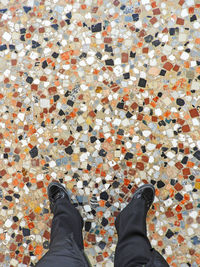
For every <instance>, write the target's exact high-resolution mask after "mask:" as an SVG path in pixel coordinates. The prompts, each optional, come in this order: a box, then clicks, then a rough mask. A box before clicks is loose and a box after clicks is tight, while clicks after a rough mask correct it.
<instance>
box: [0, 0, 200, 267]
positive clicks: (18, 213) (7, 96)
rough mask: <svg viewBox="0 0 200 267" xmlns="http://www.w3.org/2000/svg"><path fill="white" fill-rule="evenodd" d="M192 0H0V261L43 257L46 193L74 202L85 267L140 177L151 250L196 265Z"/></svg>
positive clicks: (196, 40)
mask: <svg viewBox="0 0 200 267" xmlns="http://www.w3.org/2000/svg"><path fill="white" fill-rule="evenodd" d="M199 15H200V2H199V1H197V0H196V1H195V0H180V1H179V0H178V1H164V0H161V1H153V0H141V1H124V0H121V1H120V0H114V1H113V0H112V1H103V0H86V1H78V0H49V1H47V0H46V1H45V0H42V1H36V0H26V1H25V0H1V1H0V152H1V153H0V200H1V201H0V266H6V267H7V266H10V267H15V266H33V264H34V263H36V262H37V261H38V260H39V258H41V256H42V255H44V254H45V252H46V251H47V250H48V246H49V238H50V225H51V219H52V215H51V214H50V212H49V202H48V199H47V192H46V188H47V185H48V184H49V183H50V182H51V181H52V180H59V181H60V182H62V183H63V184H65V185H66V187H67V188H68V189H69V191H70V192H71V193H72V194H73V196H74V197H73V201H74V202H76V203H78V204H79V210H80V211H81V213H82V215H83V217H84V221H85V226H84V240H85V241H84V245H85V251H86V253H87V254H88V256H89V258H90V260H91V262H92V264H93V266H107V267H109V266H113V256H114V250H115V246H116V242H117V236H116V232H115V229H114V219H115V217H116V215H117V213H118V212H119V211H120V210H121V209H123V208H124V207H125V206H126V204H127V203H128V201H129V199H130V197H131V195H132V193H133V192H134V191H135V189H136V188H137V187H138V186H140V185H142V184H143V183H152V184H153V185H154V186H155V188H156V199H155V203H154V205H153V208H152V209H151V210H150V212H149V214H148V233H149V238H150V240H151V243H152V245H153V246H154V247H155V248H156V249H157V250H159V251H160V252H161V253H162V255H163V256H164V257H165V258H166V260H167V261H168V263H169V265H170V266H174V267H175V266H177V267H179V266H181V267H186V266H192V267H197V266H200V192H199V190H200V56H199V55H200V16H199Z"/></svg>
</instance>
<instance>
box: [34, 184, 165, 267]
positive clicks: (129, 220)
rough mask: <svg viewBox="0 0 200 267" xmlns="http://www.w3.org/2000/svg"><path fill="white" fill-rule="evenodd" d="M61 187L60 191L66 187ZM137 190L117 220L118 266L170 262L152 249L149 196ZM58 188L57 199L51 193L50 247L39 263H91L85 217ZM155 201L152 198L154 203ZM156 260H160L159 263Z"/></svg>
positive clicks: (42, 266) (41, 266)
mask: <svg viewBox="0 0 200 267" xmlns="http://www.w3.org/2000/svg"><path fill="white" fill-rule="evenodd" d="M61 187H62V186H61ZM61 187H60V191H62V188H61ZM144 187H145V186H144ZM144 187H142V188H144ZM150 187H152V186H150ZM137 191H138V192H139V191H140V192H142V191H143V189H140V188H139V189H138V190H137ZM137 191H136V193H135V196H136V197H133V199H132V201H131V202H130V203H129V204H128V205H127V206H126V208H125V209H123V210H122V211H121V212H120V214H119V215H118V216H117V218H116V221H115V227H116V230H117V234H118V244H117V247H116V252H115V259H114V266H115V267H139V266H140V267H142V266H145V267H154V266H155V267H161V266H162V267H167V266H168V264H167V263H166V261H165V260H164V258H163V257H162V256H161V255H160V254H159V253H158V252H156V251H155V250H154V249H152V247H151V244H150V242H149V240H148V238H147V231H146V215H147V212H148V209H149V206H148V205H149V203H148V199H145V198H144V197H142V194H140V192H139V194H138V193H137ZM57 192H58V194H57V195H58V196H57V197H56V198H57V199H56V200H55V201H54V199H53V198H51V197H50V202H51V204H53V207H52V211H53V213H54V217H53V221H52V228H51V241H50V249H49V251H48V252H47V253H46V254H45V255H44V257H43V258H42V259H41V260H40V261H39V262H38V263H37V265H36V267H46V266H48V267H54V266H56V265H58V266H62V267H65V266H66V267H67V266H69V267H80V266H84V267H86V266H90V265H89V262H88V261H87V259H86V257H85V255H84V252H83V250H84V246H83V237H82V228H83V219H82V217H81V216H80V213H79V212H78V210H77V209H76V208H75V207H74V206H73V205H72V204H71V202H70V201H69V198H67V197H64V195H65V196H66V192H65V194H63V192H62V194H61V195H63V197H62V196H61V195H59V190H58V191H57ZM153 193H154V192H153ZM55 195H56V194H55ZM151 198H152V196H151ZM152 201H153V199H152ZM152 201H150V202H151V203H150V205H151V204H152ZM154 262H156V265H155V264H154Z"/></svg>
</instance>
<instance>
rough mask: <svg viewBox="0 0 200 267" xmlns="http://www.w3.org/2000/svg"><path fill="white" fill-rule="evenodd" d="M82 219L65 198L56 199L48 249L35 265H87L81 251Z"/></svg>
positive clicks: (53, 266)
mask: <svg viewBox="0 0 200 267" xmlns="http://www.w3.org/2000/svg"><path fill="white" fill-rule="evenodd" d="M82 228H83V219H82V217H81V215H80V213H79V211H78V210H77V209H76V208H75V207H74V206H73V205H72V204H71V203H70V202H69V201H67V200H66V199H58V200H57V201H56V206H55V211H54V217H53V221H52V227H51V241H50V246H49V251H48V252H47V253H46V254H45V255H44V256H43V257H42V258H41V259H40V261H39V262H38V263H37V264H36V266H35V267H57V266H58V267H88V266H89V265H88V262H87V259H86V257H85V255H84V251H83V247H84V246H83V236H82Z"/></svg>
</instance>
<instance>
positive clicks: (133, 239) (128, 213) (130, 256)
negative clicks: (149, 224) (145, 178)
mask: <svg viewBox="0 0 200 267" xmlns="http://www.w3.org/2000/svg"><path fill="white" fill-rule="evenodd" d="M154 194H155V189H154V187H153V186H152V185H150V184H149V185H144V186H141V187H140V188H138V189H137V190H136V192H135V193H134V194H133V198H132V200H131V202H130V203H129V204H128V205H127V206H126V208H125V209H123V210H122V211H121V212H120V214H119V215H118V216H117V218H116V220H115V227H116V230H117V234H118V244H117V247H116V251H115V259H114V266H115V267H139V266H140V267H141V266H145V267H168V266H169V265H168V264H167V262H166V261H165V259H164V258H163V257H162V256H161V255H160V253H158V252H157V251H156V250H154V249H153V248H152V247H151V244H150V241H149V239H148V238H147V229H146V216H147V212H148V210H149V208H150V206H151V205H152V203H153V200H154Z"/></svg>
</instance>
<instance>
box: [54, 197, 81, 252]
mask: <svg viewBox="0 0 200 267" xmlns="http://www.w3.org/2000/svg"><path fill="white" fill-rule="evenodd" d="M82 228H83V219H82V217H81V215H80V213H79V211H78V210H77V209H76V208H75V207H74V206H73V205H72V204H71V203H70V202H69V201H67V200H66V199H58V200H57V201H56V204H55V208H54V217H53V220H52V226H51V239H50V240H51V241H50V248H52V247H53V246H54V245H56V244H57V243H58V242H59V243H60V242H61V240H63V239H64V237H66V236H67V235H69V234H70V233H73V237H74V240H75V242H76V244H77V245H78V247H79V248H80V249H81V250H83V237H82Z"/></svg>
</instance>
